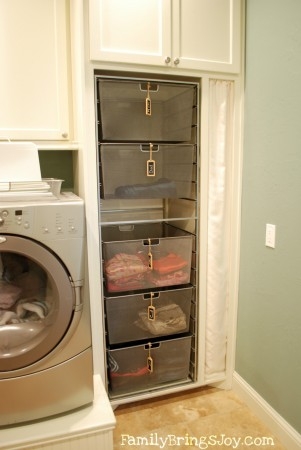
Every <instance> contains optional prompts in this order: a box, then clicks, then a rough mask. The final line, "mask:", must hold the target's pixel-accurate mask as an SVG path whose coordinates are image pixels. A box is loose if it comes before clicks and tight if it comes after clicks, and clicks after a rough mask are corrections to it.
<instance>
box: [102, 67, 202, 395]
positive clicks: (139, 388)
mask: <svg viewBox="0 0 301 450" xmlns="http://www.w3.org/2000/svg"><path fill="white" fill-rule="evenodd" d="M95 96H96V116H97V123H96V131H97V147H98V152H97V167H98V186H99V190H98V194H99V231H100V241H101V243H102V244H101V257H102V274H101V277H102V279H103V298H102V299H101V301H102V306H103V311H104V317H105V320H104V326H105V342H106V345H107V351H106V360H107V384H108V393H109V396H110V397H111V398H112V399H113V398H114V400H115V399H116V398H117V399H118V398H122V399H123V400H124V398H126V397H129V398H130V397H131V396H132V395H135V394H136V393H138V394H139V393H143V392H148V393H149V392H154V395H155V394H156V392H157V391H158V389H159V390H160V389H165V388H169V387H172V386H177V385H178V386H182V385H183V384H187V383H193V382H194V381H195V380H196V373H197V354H198V351H197V335H198V327H199V324H198V320H197V316H198V304H199V301H200V300H199V298H198V292H199V289H198V279H199V275H198V271H199V263H198V258H199V257H198V248H199V233H198V229H199V215H200V210H199V187H198V186H199V171H200V168H199V147H198V141H199V139H198V125H197V124H198V123H199V117H198V114H199V109H198V104H199V84H198V83H197V82H194V81H192V82H189V81H179V80H162V79H159V80H154V79H146V78H144V77H141V78H135V77H132V78H131V77H118V76H115V75H112V76H110V75H105V74H101V73H97V72H96V73H95Z"/></svg>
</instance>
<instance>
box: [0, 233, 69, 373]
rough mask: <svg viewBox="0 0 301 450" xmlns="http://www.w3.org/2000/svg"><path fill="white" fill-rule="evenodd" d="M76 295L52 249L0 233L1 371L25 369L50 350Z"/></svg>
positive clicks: (66, 321)
mask: <svg viewBox="0 0 301 450" xmlns="http://www.w3.org/2000/svg"><path fill="white" fill-rule="evenodd" d="M74 305H75V293H74V288H73V286H72V284H71V280H70V277H69V273H68V271H67V270H66V268H65V267H64V265H63V263H62V262H61V260H60V259H59V258H58V257H57V256H56V255H55V254H54V253H52V252H51V250H49V249H47V248H46V247H44V246H42V245H41V244H39V243H37V242H36V241H33V240H31V239H27V238H23V237H19V236H13V235H0V371H10V370H15V369H20V368H22V367H26V366H28V365H30V364H33V363H35V362H36V361H39V360H40V359H41V358H43V357H44V356H45V355H47V354H48V353H49V352H51V351H52V350H53V349H54V348H55V347H56V346H57V345H58V343H59V342H60V341H61V340H62V338H63V337H64V335H65V333H66V331H67V330H68V328H69V325H70V323H71V321H72V316H73V311H74Z"/></svg>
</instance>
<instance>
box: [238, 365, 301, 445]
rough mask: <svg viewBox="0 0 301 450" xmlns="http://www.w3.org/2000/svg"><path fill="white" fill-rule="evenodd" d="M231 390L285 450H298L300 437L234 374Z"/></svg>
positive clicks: (300, 443)
mask: <svg viewBox="0 0 301 450" xmlns="http://www.w3.org/2000/svg"><path fill="white" fill-rule="evenodd" d="M232 389H233V391H234V392H235V393H236V394H237V395H238V396H239V397H240V398H241V399H242V400H243V401H244V402H245V403H246V404H247V405H248V406H249V408H250V409H252V411H254V413H255V414H256V415H257V416H258V417H259V418H260V419H261V420H262V421H263V422H264V423H265V424H266V425H267V427H269V428H270V430H271V431H272V432H273V433H274V434H275V436H276V437H277V438H278V439H279V441H280V442H281V443H282V444H283V445H284V446H285V447H286V448H287V449H289V450H300V448H301V435H300V434H299V433H298V432H297V431H296V430H295V429H294V428H293V427H292V426H291V425H290V424H289V423H288V422H286V421H285V420H284V419H283V417H281V416H280V414H278V413H277V412H276V411H275V410H274V409H273V408H272V407H271V406H270V405H269V403H267V402H266V401H265V400H264V399H263V398H262V397H261V396H260V395H259V394H258V393H257V392H256V391H255V390H254V389H253V388H252V387H251V386H250V385H249V384H248V383H247V382H246V381H245V380H244V379H243V378H242V377H241V376H240V375H238V373H236V372H234V374H233V383H232Z"/></svg>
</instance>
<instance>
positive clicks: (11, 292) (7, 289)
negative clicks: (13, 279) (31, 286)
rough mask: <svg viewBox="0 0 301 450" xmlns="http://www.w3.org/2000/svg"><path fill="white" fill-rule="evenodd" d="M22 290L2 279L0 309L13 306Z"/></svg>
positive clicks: (0, 284) (0, 282)
mask: <svg viewBox="0 0 301 450" xmlns="http://www.w3.org/2000/svg"><path fill="white" fill-rule="evenodd" d="M21 292H22V290H21V289H20V288H19V287H18V286H14V285H13V284H10V283H7V282H6V281H0V309H9V308H11V307H12V306H13V305H14V304H15V303H16V301H17V300H18V299H19V298H20V294H21Z"/></svg>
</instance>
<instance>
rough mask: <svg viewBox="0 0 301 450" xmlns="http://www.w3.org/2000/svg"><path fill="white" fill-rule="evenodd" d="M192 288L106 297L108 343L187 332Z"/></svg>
mask: <svg viewBox="0 0 301 450" xmlns="http://www.w3.org/2000/svg"><path fill="white" fill-rule="evenodd" d="M192 292H193V288H192V287H187V288H179V289H171V290H166V291H160V292H147V293H141V294H134V295H126V296H118V297H106V298H105V308H106V321H107V329H108V340H109V343H110V344H120V343H124V342H130V341H138V340H144V339H149V338H154V337H157V336H166V335H172V334H178V333H185V332H188V331H189V318H190V309H191V300H192Z"/></svg>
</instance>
